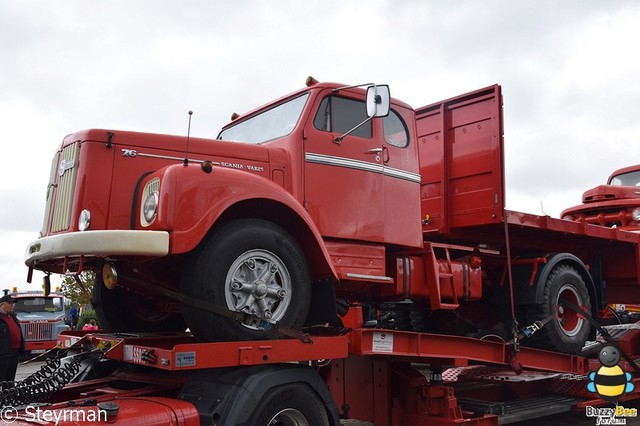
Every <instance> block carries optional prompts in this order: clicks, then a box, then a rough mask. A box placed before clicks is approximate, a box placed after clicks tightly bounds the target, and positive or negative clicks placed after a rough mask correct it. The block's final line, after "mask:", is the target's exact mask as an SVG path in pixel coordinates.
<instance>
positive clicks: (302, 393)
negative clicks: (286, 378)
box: [248, 383, 329, 426]
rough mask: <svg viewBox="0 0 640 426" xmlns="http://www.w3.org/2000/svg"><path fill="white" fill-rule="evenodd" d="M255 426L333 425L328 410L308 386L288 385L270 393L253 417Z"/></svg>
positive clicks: (276, 388) (251, 422)
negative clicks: (330, 423) (330, 422)
mask: <svg viewBox="0 0 640 426" xmlns="http://www.w3.org/2000/svg"><path fill="white" fill-rule="evenodd" d="M248 424H250V425H255V426H272V425H273V426H275V425H278V426H329V419H328V417H327V411H326V409H325V407H324V405H323V404H322V402H321V401H320V398H319V397H318V395H316V393H315V392H314V391H313V390H312V389H311V388H310V387H309V386H307V385H305V384H301V383H296V384H286V385H281V386H277V387H275V388H273V389H272V390H270V391H269V394H268V395H266V396H265V397H264V398H263V399H262V400H261V401H260V403H259V404H258V405H257V406H256V408H255V410H254V412H253V413H252V414H251V420H250V421H249V422H248Z"/></svg>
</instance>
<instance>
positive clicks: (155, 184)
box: [140, 178, 160, 226]
mask: <svg viewBox="0 0 640 426" xmlns="http://www.w3.org/2000/svg"><path fill="white" fill-rule="evenodd" d="M159 191H160V179H158V178H155V179H152V180H150V181H149V182H148V183H147V184H146V185H145V186H144V189H143V190H142V207H141V209H140V224H141V225H142V226H149V225H151V223H152V222H153V221H154V219H155V218H156V214H157V213H158V203H159V195H158V194H159Z"/></svg>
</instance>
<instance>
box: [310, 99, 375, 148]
mask: <svg viewBox="0 0 640 426" xmlns="http://www.w3.org/2000/svg"><path fill="white" fill-rule="evenodd" d="M366 118H367V108H366V107H365V104H364V102H360V101H354V100H353V99H347V98H341V97H338V96H327V97H326V98H324V99H323V100H322V102H320V108H318V112H317V113H316V116H315V117H314V119H313V125H314V127H315V128H316V129H318V130H323V131H325V132H334V133H346V132H348V131H349V130H351V129H353V128H354V127H355V126H357V125H358V124H360V123H362V122H363V121H364V120H365V119H366ZM351 135H353V136H358V137H361V138H371V135H372V130H371V122H368V123H365V124H364V125H362V126H361V127H360V128H358V129H357V130H356V131H354V132H353V133H351Z"/></svg>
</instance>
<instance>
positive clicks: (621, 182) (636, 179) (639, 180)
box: [609, 170, 640, 186]
mask: <svg viewBox="0 0 640 426" xmlns="http://www.w3.org/2000/svg"><path fill="white" fill-rule="evenodd" d="M609 185H616V186H640V170H636V171H633V172H628V173H622V174H619V175H616V176H614V177H612V178H611V182H609Z"/></svg>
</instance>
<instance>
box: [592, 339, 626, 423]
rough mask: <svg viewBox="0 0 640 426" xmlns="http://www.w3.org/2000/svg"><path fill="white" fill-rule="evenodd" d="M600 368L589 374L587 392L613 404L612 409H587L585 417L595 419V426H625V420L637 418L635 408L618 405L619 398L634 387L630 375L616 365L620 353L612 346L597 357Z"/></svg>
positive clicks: (606, 347)
mask: <svg viewBox="0 0 640 426" xmlns="http://www.w3.org/2000/svg"><path fill="white" fill-rule="evenodd" d="M598 360H599V361H600V364H602V365H601V366H600V368H598V370H597V371H592V372H590V373H589V383H588V384H587V390H588V391H589V392H593V393H597V394H598V396H599V397H600V398H602V399H603V400H605V401H607V402H611V403H615V404H616V406H615V407H614V408H594V407H587V409H586V415H587V417H595V418H596V425H626V424H627V418H629V417H632V418H635V417H637V416H638V410H637V409H636V408H625V407H623V406H621V405H618V401H619V400H620V398H621V397H622V396H623V395H624V394H626V393H631V392H633V390H634V389H635V385H634V384H633V382H632V381H631V374H629V373H627V372H626V371H624V370H623V369H622V367H620V366H619V365H618V363H619V362H620V351H619V350H618V349H617V348H615V347H613V346H605V347H604V348H602V350H601V351H600V354H599V355H598Z"/></svg>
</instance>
